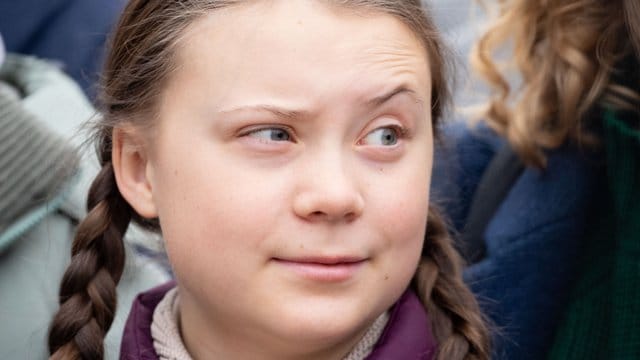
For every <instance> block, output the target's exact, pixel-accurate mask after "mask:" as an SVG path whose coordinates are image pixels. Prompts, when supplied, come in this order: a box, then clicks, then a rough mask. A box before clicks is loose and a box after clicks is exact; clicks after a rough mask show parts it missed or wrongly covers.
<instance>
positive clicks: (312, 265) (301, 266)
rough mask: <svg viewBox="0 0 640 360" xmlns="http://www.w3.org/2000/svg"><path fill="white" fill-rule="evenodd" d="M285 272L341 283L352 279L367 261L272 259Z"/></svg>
mask: <svg viewBox="0 0 640 360" xmlns="http://www.w3.org/2000/svg"><path fill="white" fill-rule="evenodd" d="M273 260H274V262H275V263H276V264H277V265H279V266H282V267H283V268H284V269H285V270H287V271H290V272H292V273H294V274H295V275H297V276H300V277H302V278H303V279H306V280H310V281H317V282H343V281H347V280H349V279H351V278H353V277H354V276H355V275H356V273H357V272H358V270H359V269H360V268H361V267H362V266H363V265H364V263H365V262H366V261H367V260H366V259H363V258H358V257H351V256H327V257H300V258H274V259H273Z"/></svg>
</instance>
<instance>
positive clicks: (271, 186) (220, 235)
mask: <svg viewBox="0 0 640 360" xmlns="http://www.w3.org/2000/svg"><path fill="white" fill-rule="evenodd" d="M178 49H179V50H178V53H177V59H176V61H177V65H178V68H177V70H176V71H175V72H174V73H172V75H171V78H170V80H169V83H168V85H167V88H166V90H165V91H164V95H163V97H162V99H161V103H160V108H159V114H160V115H159V120H158V123H157V128H156V129H155V131H154V132H153V133H154V137H153V139H151V143H150V148H149V149H150V150H149V151H148V153H149V155H148V158H147V159H146V160H145V161H146V162H144V163H143V167H144V171H142V172H140V173H141V174H142V175H141V176H140V177H139V178H141V179H143V181H146V182H148V188H149V197H148V203H147V204H146V205H145V206H147V209H152V212H153V213H157V215H158V216H159V218H160V222H161V225H162V231H163V235H164V239H165V241H166V249H167V252H168V254H169V257H170V261H171V264H172V265H173V269H174V270H175V275H176V278H177V281H178V284H179V289H180V314H181V329H182V334H183V338H184V341H185V343H186V345H187V347H188V348H189V350H190V351H191V352H192V353H193V355H194V356H196V357H198V355H205V354H206V355H211V354H217V355H223V356H221V358H256V356H257V357H259V358H262V357H264V356H267V354H273V355H274V357H276V358H286V357H287V356H289V355H291V356H294V355H295V356H301V357H304V358H313V357H314V356H317V357H325V358H326V357H327V356H328V357H338V358H339V357H340V356H342V355H344V354H345V353H346V352H348V351H349V349H350V348H351V347H352V346H354V344H355V343H357V342H358V340H359V339H360V337H361V336H362V335H363V333H364V332H365V331H366V330H367V328H368V327H369V326H370V325H371V324H372V322H373V321H374V320H375V319H376V318H377V317H378V316H379V315H380V314H381V313H383V312H384V311H386V310H388V309H389V307H390V306H392V305H393V303H394V302H395V301H396V300H397V299H398V298H399V297H400V295H401V294H402V293H403V292H404V291H405V289H406V288H407V286H408V284H409V282H410V280H411V278H412V276H413V274H414V272H415V269H416V267H417V263H418V261H419V258H420V253H421V248H422V242H423V236H424V233H425V226H426V219H427V208H428V202H429V199H428V198H429V196H428V195H429V194H428V189H429V181H430V174H431V165H432V153H433V149H432V147H433V141H432V128H431V115H430V109H431V104H430V99H431V90H430V89H431V79H430V73H429V66H428V60H427V58H426V54H425V50H424V48H423V47H422V45H421V43H420V41H419V40H418V39H417V38H416V37H415V35H414V34H413V33H412V31H411V30H410V29H409V28H408V27H406V26H405V25H404V24H403V23H401V22H400V21H399V20H397V19H395V18H394V17H392V16H390V15H384V14H369V13H366V14H363V13H355V12H352V11H350V10H345V9H341V8H334V7H328V6H327V5H323V4H321V3H320V2H312V1H269V2H258V3H253V4H251V5H243V6H238V7H233V8H227V9H223V10H220V11H216V12H213V13H211V14H210V15H207V16H206V17H204V18H202V19H200V20H198V21H197V22H195V23H194V24H192V25H191V26H190V28H189V29H188V30H187V31H186V33H185V34H184V37H183V38H182V41H181V43H180V44H179V48H178ZM133 205H134V207H136V204H135V201H134V204H133ZM253 351H255V353H253ZM225 354H226V355H227V356H226V357H225V356H224V355H225ZM229 354H236V355H235V356H230V355H229ZM237 354H245V355H246V356H245V357H242V356H240V357H239V356H237ZM252 354H253V355H252ZM205 357H206V358H211V356H205Z"/></svg>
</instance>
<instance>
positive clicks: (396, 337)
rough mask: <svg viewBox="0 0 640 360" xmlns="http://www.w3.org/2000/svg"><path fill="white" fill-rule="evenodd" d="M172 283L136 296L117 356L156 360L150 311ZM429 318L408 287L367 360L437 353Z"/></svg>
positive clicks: (426, 357) (426, 358) (419, 358)
mask: <svg viewBox="0 0 640 360" xmlns="http://www.w3.org/2000/svg"><path fill="white" fill-rule="evenodd" d="M174 286H175V283H174V282H169V283H167V284H164V285H161V286H159V287H156V288H154V289H151V290H149V291H147V292H145V293H142V294H140V295H138V297H137V298H136V300H135V301H134V302H133V306H132V307H131V313H130V314H129V318H128V319H127V324H126V326H125V328H124V334H123V336H122V347H121V349H120V359H124V360H158V355H157V354H156V352H155V350H154V349H153V340H152V338H151V320H152V318H153V311H154V309H155V307H156V306H157V305H158V303H159V302H160V300H162V298H163V297H164V294H166V293H167V291H169V289H171V288H173V287H174ZM429 324H430V322H429V318H428V317H427V314H426V312H425V310H424V307H423V306H422V304H421V303H420V300H418V297H417V296H416V295H415V294H414V293H413V291H411V290H407V291H406V292H405V293H404V294H403V295H402V297H400V300H398V302H397V303H396V305H395V306H394V307H393V310H392V311H391V317H390V318H389V323H388V324H387V327H386V328H385V330H384V332H383V333H382V336H381V337H380V340H378V343H377V344H376V346H375V348H374V349H373V352H372V353H371V355H369V356H368V357H367V359H368V360H383V359H409V360H413V359H415V360H430V359H432V358H434V355H435V353H436V350H437V348H436V341H435V339H434V337H433V334H432V332H431V327H430V325H429Z"/></svg>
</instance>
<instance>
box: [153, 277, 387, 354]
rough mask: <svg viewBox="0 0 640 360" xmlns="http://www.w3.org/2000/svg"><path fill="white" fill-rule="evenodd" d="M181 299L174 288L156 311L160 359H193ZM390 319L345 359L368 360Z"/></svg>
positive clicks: (380, 322) (155, 341) (382, 319)
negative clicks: (182, 325)
mask: <svg viewBox="0 0 640 360" xmlns="http://www.w3.org/2000/svg"><path fill="white" fill-rule="evenodd" d="M178 300H179V297H178V291H177V289H176V288H174V289H171V290H169V292H168V293H167V294H166V295H165V296H164V298H163V299H162V300H161V301H160V303H159V304H158V306H157V307H156V309H155V310H154V312H153V320H152V322H151V337H152V338H153V348H154V350H155V351H156V353H157V354H158V357H159V358H160V360H192V358H191V356H190V355H189V353H188V352H187V349H186V348H185V346H184V344H183V342H182V337H181V335H180V329H179V327H178V323H179V313H178ZM387 322H389V314H388V313H387V312H385V313H383V314H382V315H380V316H379V317H378V318H377V319H376V321H374V323H373V325H371V327H370V328H369V330H367V332H366V333H365V335H364V336H363V337H362V339H360V342H358V344H356V346H355V347H354V348H353V349H352V350H351V352H350V353H349V354H348V355H347V356H346V357H345V358H344V359H343V360H363V359H366V357H367V356H369V354H370V353H371V352H372V351H373V348H374V346H375V345H376V343H377V342H378V339H380V336H382V333H383V332H384V328H385V326H386V325H387Z"/></svg>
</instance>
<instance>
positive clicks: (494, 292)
mask: <svg viewBox="0 0 640 360" xmlns="http://www.w3.org/2000/svg"><path fill="white" fill-rule="evenodd" d="M443 135H444V139H443V143H442V144H440V147H439V149H438V150H437V152H436V167H435V169H434V177H433V185H432V193H433V195H432V196H433V199H434V201H436V203H439V204H440V206H441V208H443V210H444V212H445V214H447V215H448V216H449V217H450V219H451V221H452V227H453V228H454V230H456V231H458V232H462V231H463V227H464V224H465V221H466V217H467V214H468V211H469V204H470V203H471V200H472V198H473V195H474V192H475V189H476V186H477V185H478V182H479V181H480V179H481V177H482V174H483V172H484V170H485V168H486V167H487V165H488V164H489V162H490V160H491V159H492V157H493V155H494V154H495V153H496V152H497V151H498V150H499V149H500V148H501V147H502V146H504V144H505V143H504V141H503V140H502V139H500V138H499V137H498V136H497V135H496V134H495V133H493V132H492V131H491V130H489V129H488V128H487V127H485V126H482V125H481V126H479V127H477V128H469V127H467V126H466V125H463V124H461V123H456V124H449V125H448V127H447V128H445V129H444V133H443ZM547 155H548V166H547V168H546V170H544V171H541V170H537V169H533V168H525V170H524V172H523V173H522V174H521V175H520V177H519V178H518V179H517V180H516V182H515V183H514V184H513V186H512V187H511V190H510V191H509V193H508V194H507V196H506V198H505V199H504V201H503V202H502V203H501V205H500V206H499V207H498V209H497V212H496V213H495V215H494V216H493V218H492V219H491V220H490V222H489V224H488V225H487V228H486V231H485V233H484V238H485V242H486V249H487V256H486V258H485V259H484V260H482V261H480V262H478V263H476V264H473V265H471V266H469V267H468V268H467V269H466V270H465V273H464V275H465V280H466V282H467V283H468V284H469V285H470V286H471V288H472V290H473V291H474V292H475V293H476V294H477V296H478V298H479V300H480V302H481V305H482V307H483V309H484V310H485V312H486V313H487V314H488V315H489V317H490V318H491V320H493V321H494V322H495V329H496V330H497V333H498V334H497V335H496V336H495V344H494V350H495V351H494V355H495V358H498V359H542V358H544V357H545V355H546V353H547V351H548V349H549V347H550V346H551V344H552V342H553V336H554V331H555V328H556V326H557V324H558V321H559V319H560V317H561V316H562V312H563V310H564V307H565V305H566V302H567V297H568V295H569V292H570V290H571V284H572V281H573V280H574V278H575V276H576V271H577V269H576V267H577V261H576V260H577V257H578V254H579V253H580V250H581V240H582V237H583V235H584V231H585V227H586V224H587V223H588V222H589V216H590V214H591V213H592V210H593V209H592V208H593V207H594V202H595V198H596V195H597V194H598V193H599V192H600V193H601V192H602V191H600V190H601V188H602V186H603V177H602V174H601V172H602V171H601V162H600V161H599V160H598V157H597V156H596V155H595V154H593V153H592V154H587V152H586V151H583V150H580V149H578V148H576V147H572V146H569V145H567V146H564V147H562V148H560V149H558V150H556V151H552V152H549V153H548V154H547Z"/></svg>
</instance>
